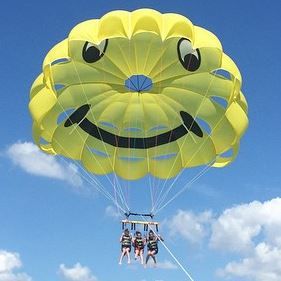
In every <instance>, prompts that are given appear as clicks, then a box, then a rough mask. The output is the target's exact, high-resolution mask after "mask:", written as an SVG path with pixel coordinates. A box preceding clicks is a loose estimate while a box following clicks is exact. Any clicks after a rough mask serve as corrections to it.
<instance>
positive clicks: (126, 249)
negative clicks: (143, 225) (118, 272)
mask: <svg viewBox="0 0 281 281" xmlns="http://www.w3.org/2000/svg"><path fill="white" fill-rule="evenodd" d="M120 243H121V256H120V260H119V264H122V260H123V257H124V256H125V255H127V257H128V263H131V258H130V252H131V246H132V235H131V234H130V232H129V229H128V228H126V229H125V230H124V232H123V233H122V235H121V237H120Z"/></svg>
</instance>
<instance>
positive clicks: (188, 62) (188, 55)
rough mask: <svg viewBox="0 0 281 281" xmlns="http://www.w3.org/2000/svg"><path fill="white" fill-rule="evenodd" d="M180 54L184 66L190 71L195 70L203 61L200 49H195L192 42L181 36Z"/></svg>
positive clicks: (179, 43)
mask: <svg viewBox="0 0 281 281" xmlns="http://www.w3.org/2000/svg"><path fill="white" fill-rule="evenodd" d="M178 56H179V60H180V62H181V64H182V66H183V67H184V68H185V69H186V70H188V71H195V70H197V69H198V68H199V66H200V63H201V56H200V52H199V50H198V49H195V50H194V49H193V48H192V44H191V42H190V41H189V40H188V39H186V38H181V39H180V40H179V42H178Z"/></svg>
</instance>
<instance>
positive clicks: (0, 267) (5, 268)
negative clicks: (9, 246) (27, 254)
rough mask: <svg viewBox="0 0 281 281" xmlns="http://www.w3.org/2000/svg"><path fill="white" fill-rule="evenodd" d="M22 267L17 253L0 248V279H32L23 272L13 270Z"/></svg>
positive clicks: (17, 280)
mask: <svg viewBox="0 0 281 281" xmlns="http://www.w3.org/2000/svg"><path fill="white" fill-rule="evenodd" d="M21 267H22V262H21V260H20V255H19V254H18V253H12V252H7V251H4V250H0V281H32V278H31V277H30V276H28V275H27V274H26V273H24V272H15V270H18V269H19V268H21Z"/></svg>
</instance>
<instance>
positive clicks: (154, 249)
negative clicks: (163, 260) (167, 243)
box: [145, 230, 164, 266]
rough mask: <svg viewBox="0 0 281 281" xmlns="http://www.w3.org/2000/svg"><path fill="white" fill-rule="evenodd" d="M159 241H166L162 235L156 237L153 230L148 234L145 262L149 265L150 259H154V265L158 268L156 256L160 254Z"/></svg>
mask: <svg viewBox="0 0 281 281" xmlns="http://www.w3.org/2000/svg"><path fill="white" fill-rule="evenodd" d="M158 241H164V240H163V238H162V237H161V236H160V235H155V234H154V232H153V231H152V230H150V231H149V233H148V238H147V239H146V243H147V256H146V260H145V264H147V262H148V260H149V258H150V257H152V259H153V261H154V265H155V266H156V257H155V256H156V255H157V253H158Z"/></svg>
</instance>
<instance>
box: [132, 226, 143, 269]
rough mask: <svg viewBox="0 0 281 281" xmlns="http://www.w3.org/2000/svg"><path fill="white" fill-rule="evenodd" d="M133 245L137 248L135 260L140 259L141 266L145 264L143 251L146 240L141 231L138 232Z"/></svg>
mask: <svg viewBox="0 0 281 281" xmlns="http://www.w3.org/2000/svg"><path fill="white" fill-rule="evenodd" d="M133 245H134V248H135V260H136V259H137V258H138V257H140V260H141V264H143V250H144V245H145V239H144V238H143V237H142V235H141V232H140V231H136V234H135V237H134V238H133Z"/></svg>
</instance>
